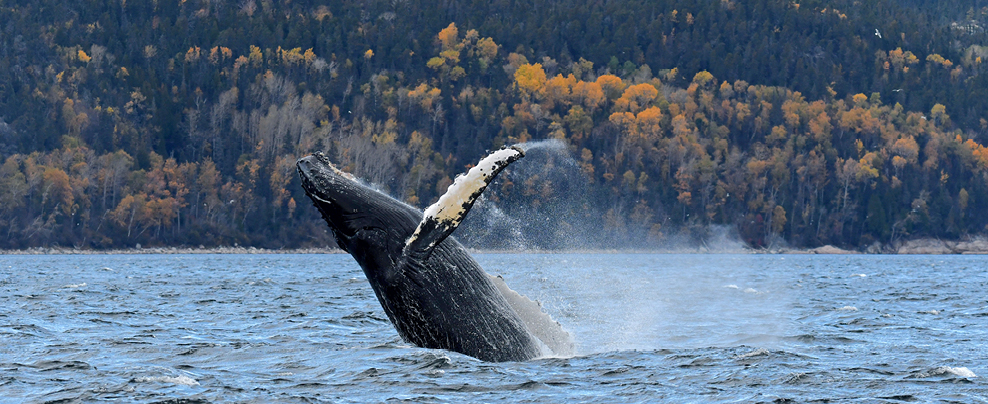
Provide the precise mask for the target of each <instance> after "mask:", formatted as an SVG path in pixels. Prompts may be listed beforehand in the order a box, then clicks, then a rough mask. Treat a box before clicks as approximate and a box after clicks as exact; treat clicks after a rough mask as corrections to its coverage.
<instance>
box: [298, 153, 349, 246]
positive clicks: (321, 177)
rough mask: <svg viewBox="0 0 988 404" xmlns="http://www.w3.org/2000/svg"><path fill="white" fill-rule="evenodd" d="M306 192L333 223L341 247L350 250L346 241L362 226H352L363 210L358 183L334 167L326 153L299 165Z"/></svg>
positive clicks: (331, 223)
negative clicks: (358, 194)
mask: <svg viewBox="0 0 988 404" xmlns="http://www.w3.org/2000/svg"><path fill="white" fill-rule="evenodd" d="M295 168H296V170H297V171H298V174H299V175H298V176H299V179H300V180H301V182H302V189H304V190H305V193H306V194H308V195H309V198H310V199H312V204H313V205H315V207H316V208H317V209H319V213H321V214H322V217H323V219H325V220H326V222H327V223H329V224H330V228H332V230H333V233H334V236H336V240H337V244H339V245H340V247H341V248H344V249H346V244H347V243H345V242H344V241H348V240H350V239H351V238H353V237H354V235H355V234H356V233H357V231H358V230H360V227H361V226H358V225H357V224H356V223H352V222H353V220H351V218H352V216H353V215H354V214H355V213H357V212H358V211H359V209H360V206H359V201H358V200H357V199H359V198H358V197H357V196H356V195H355V194H354V192H353V191H354V189H355V187H356V184H355V183H353V181H352V180H351V179H350V176H349V175H348V174H346V173H344V172H342V171H340V170H338V169H337V168H336V167H334V166H333V164H332V163H330V162H329V159H328V158H327V157H326V156H325V155H323V154H322V153H318V152H317V153H315V154H313V155H310V156H306V157H303V158H301V159H299V160H298V162H297V163H296V164H295Z"/></svg>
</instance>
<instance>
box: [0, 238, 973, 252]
mask: <svg viewBox="0 0 988 404" xmlns="http://www.w3.org/2000/svg"><path fill="white" fill-rule="evenodd" d="M467 251H468V252H470V253H471V254H832V255H842V254H884V255H975V254H988V238H985V237H976V238H973V239H970V240H964V241H952V240H939V239H929V238H921V239H914V240H908V241H903V242H897V243H893V244H891V245H886V244H881V243H875V244H873V245H871V246H869V247H868V248H866V249H864V250H863V251H860V250H846V249H842V248H839V247H835V246H832V245H829V244H828V245H824V246H820V247H814V248H788V247H775V248H773V247H769V248H763V249H752V248H747V247H742V248H735V249H710V248H707V247H705V246H700V247H692V248H657V249H651V250H643V249H628V250H622V249H614V248H607V249H571V250H538V249H531V250H497V249H490V250H485V249H476V248H467ZM128 254H129V255H133V254H346V252H345V251H343V250H341V249H339V248H336V247H313V248H288V249H267V248H257V247H242V246H234V247H229V246H228V247H209V248H205V247H198V248H191V247H144V248H127V249H108V250H92V249H79V248H68V247H32V248H28V249H23V250H0V255H128Z"/></svg>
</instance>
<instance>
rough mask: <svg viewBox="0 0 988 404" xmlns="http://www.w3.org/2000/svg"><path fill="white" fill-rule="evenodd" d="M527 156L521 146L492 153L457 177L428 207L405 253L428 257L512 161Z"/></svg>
mask: <svg viewBox="0 0 988 404" xmlns="http://www.w3.org/2000/svg"><path fill="white" fill-rule="evenodd" d="M524 156H525V153H524V152H522V150H521V149H519V148H517V147H509V148H503V149H501V150H498V151H496V152H494V153H491V154H489V155H488V156H487V157H484V158H483V159H482V160H480V162H479V163H477V165H476V166H474V167H473V168H471V169H470V171H467V172H466V173H464V174H460V175H458V176H456V180H454V181H453V184H452V185H450V186H449V188H447V189H446V193H445V194H443V196H441V197H439V200H438V201H436V203H434V204H432V206H429V207H428V208H427V209H426V210H425V215H424V217H423V218H422V222H420V223H419V225H418V227H417V228H416V229H415V232H414V233H412V236H411V237H409V238H408V240H407V241H406V242H405V250H404V253H405V254H404V255H406V256H410V255H411V256H415V257H416V258H419V259H424V258H426V257H428V256H429V254H431V253H432V249H433V248H435V246H437V245H439V243H441V242H442V241H443V240H445V239H446V237H448V236H449V235H450V234H451V233H453V230H456V228H457V227H459V225H460V223H462V222H463V218H464V217H466V215H467V212H469V211H470V208H471V207H473V204H474V202H476V201H477V198H479V197H480V195H481V194H482V193H483V192H484V189H486V188H487V185H489V184H490V183H491V181H494V177H496V176H497V174H498V173H500V172H501V171H502V170H504V168H505V167H507V166H508V164H511V163H513V162H515V161H517V160H518V159H520V158H522V157H524Z"/></svg>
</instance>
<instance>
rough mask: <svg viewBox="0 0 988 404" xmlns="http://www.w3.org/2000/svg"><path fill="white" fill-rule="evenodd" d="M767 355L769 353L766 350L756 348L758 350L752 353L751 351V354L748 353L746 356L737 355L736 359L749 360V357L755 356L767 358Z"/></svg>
mask: <svg viewBox="0 0 988 404" xmlns="http://www.w3.org/2000/svg"><path fill="white" fill-rule="evenodd" d="M769 353H770V352H769V351H768V349H765V348H758V349H756V350H754V351H751V352H748V353H746V354H742V355H738V359H747V358H751V357H755V356H768V355H769Z"/></svg>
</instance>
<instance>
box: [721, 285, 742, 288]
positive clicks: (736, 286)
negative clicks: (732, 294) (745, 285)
mask: <svg viewBox="0 0 988 404" xmlns="http://www.w3.org/2000/svg"><path fill="white" fill-rule="evenodd" d="M724 287H725V288H728V289H741V288H739V287H738V285H727V286H724Z"/></svg>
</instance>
